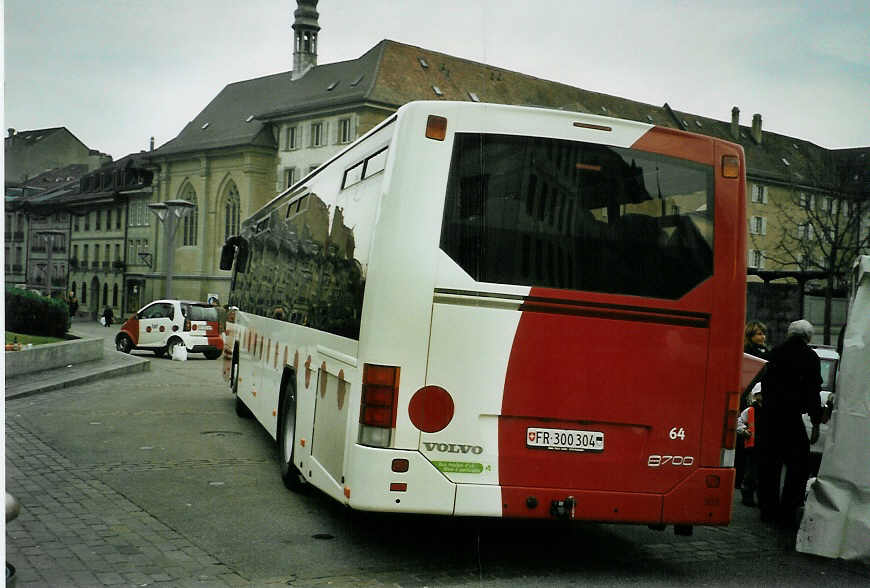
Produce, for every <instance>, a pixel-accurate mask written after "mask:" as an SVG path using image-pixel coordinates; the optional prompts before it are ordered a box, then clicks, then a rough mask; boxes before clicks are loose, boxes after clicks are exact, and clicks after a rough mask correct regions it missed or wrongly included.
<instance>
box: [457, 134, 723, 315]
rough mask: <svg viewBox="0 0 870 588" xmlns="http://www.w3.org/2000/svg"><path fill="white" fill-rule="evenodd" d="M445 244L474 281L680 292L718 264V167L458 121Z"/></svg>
mask: <svg viewBox="0 0 870 588" xmlns="http://www.w3.org/2000/svg"><path fill="white" fill-rule="evenodd" d="M441 248H442V249H443V250H444V251H445V252H446V253H447V254H448V255H450V257H451V258H452V259H453V260H454V261H455V262H456V263H458V264H459V265H460V266H461V267H462V268H463V269H464V270H465V271H466V272H467V273H468V274H469V275H471V276H472V277H473V278H474V279H475V280H476V281H479V282H490V283H503V284H515V285H530V286H539V287H549V288H562V289H571V290H586V291H594V292H606V293H617V294H630V295H637V296H649V297H654V298H669V299H676V298H679V297H681V296H683V295H684V294H685V293H687V292H688V291H689V290H691V289H692V288H693V287H695V286H696V285H698V284H699V283H701V282H702V281H703V280H705V279H706V278H708V277H710V276H711V275H712V274H713V170H712V168H711V167H710V166H705V165H701V164H697V163H693V162H690V161H685V160H681V159H676V158H673V157H667V156H663V155H657V154H653V153H647V152H643V151H637V150H632V149H625V148H619V147H610V146H607V145H599V144H592V143H583V142H578V141H567V140H559V139H549V138H536V137H521V136H512V135H494V134H477V133H457V135H456V140H455V142H454V149H453V156H452V160H451V164H450V175H449V178H448V183H447V195H446V201H445V208H444V223H443V226H442V233H441Z"/></svg>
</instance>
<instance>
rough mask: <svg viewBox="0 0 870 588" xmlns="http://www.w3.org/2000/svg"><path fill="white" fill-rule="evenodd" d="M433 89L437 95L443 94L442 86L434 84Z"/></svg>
mask: <svg viewBox="0 0 870 588" xmlns="http://www.w3.org/2000/svg"><path fill="white" fill-rule="evenodd" d="M432 91H433V92H435V95H436V96H443V95H444V92H442V91H441V88H439V87H438V86H432Z"/></svg>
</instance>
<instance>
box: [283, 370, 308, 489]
mask: <svg viewBox="0 0 870 588" xmlns="http://www.w3.org/2000/svg"><path fill="white" fill-rule="evenodd" d="M296 400H297V396H296V372H295V371H294V370H293V369H291V368H289V367H285V368H284V373H283V374H282V376H281V388H280V393H279V395H278V431H277V432H278V435H277V437H278V449H279V452H278V453H279V460H280V465H281V479H282V480H283V481H284V485H285V486H286V487H287V488H288V489H290V490H292V491H294V492H299V491H301V490H303V489H304V488H305V486H307V485H308V482H307V481H306V480H305V476H304V475H303V474H302V472H300V471H299V469H298V468H297V467H296V464H295V463H294V459H295V455H296V451H295V448H296V439H297V435H296Z"/></svg>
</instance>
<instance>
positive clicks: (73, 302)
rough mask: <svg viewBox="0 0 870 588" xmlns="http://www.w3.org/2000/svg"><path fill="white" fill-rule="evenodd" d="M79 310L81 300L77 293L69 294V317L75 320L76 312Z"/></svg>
mask: <svg viewBox="0 0 870 588" xmlns="http://www.w3.org/2000/svg"><path fill="white" fill-rule="evenodd" d="M78 310H79V299H78V298H76V293H75V292H70V293H69V317H70V318H75V316H76V312H78Z"/></svg>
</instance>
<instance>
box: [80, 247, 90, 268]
mask: <svg viewBox="0 0 870 588" xmlns="http://www.w3.org/2000/svg"><path fill="white" fill-rule="evenodd" d="M88 261H90V253H89V252H88V244H87V243H85V246H84V255H83V256H82V264H83V265H88Z"/></svg>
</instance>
